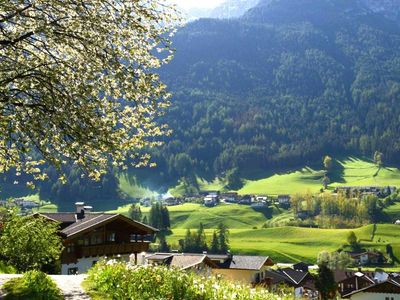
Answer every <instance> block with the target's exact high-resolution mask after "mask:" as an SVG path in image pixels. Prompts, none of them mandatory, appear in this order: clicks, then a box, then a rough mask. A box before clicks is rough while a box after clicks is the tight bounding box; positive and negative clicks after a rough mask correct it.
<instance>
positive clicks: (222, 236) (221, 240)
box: [217, 223, 229, 253]
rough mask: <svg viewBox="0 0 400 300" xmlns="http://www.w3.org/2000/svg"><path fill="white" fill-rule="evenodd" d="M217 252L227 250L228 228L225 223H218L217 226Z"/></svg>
mask: <svg viewBox="0 0 400 300" xmlns="http://www.w3.org/2000/svg"><path fill="white" fill-rule="evenodd" d="M217 234H218V244H219V249H218V250H219V252H220V253H226V252H228V250H229V230H228V227H226V225H225V224H223V223H219V225H218V228H217Z"/></svg>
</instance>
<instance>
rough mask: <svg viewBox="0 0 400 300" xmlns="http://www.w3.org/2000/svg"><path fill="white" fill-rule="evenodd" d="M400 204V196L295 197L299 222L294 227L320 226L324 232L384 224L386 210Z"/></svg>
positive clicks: (306, 195)
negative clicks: (397, 202)
mask: <svg viewBox="0 0 400 300" xmlns="http://www.w3.org/2000/svg"><path fill="white" fill-rule="evenodd" d="M396 200H397V194H394V195H391V196H389V197H387V198H385V199H379V198H378V197H376V196H374V195H358V196H354V197H353V196H352V197H348V196H346V194H345V193H339V194H337V195H335V194H331V193H323V194H321V195H312V194H311V193H305V194H295V195H293V196H292V197H291V199H290V201H291V207H292V211H293V215H294V218H295V220H294V221H293V222H292V223H291V224H292V225H301V226H318V227H321V228H353V227H357V226H362V225H365V224H370V223H376V222H379V221H383V220H384V215H383V208H385V207H387V206H389V205H391V204H392V203H394V201H396Z"/></svg>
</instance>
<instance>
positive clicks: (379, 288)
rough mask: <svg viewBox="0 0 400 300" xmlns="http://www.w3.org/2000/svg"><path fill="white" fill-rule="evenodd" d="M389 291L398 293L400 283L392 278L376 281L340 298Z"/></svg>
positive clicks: (399, 291)
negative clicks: (362, 293)
mask: <svg viewBox="0 0 400 300" xmlns="http://www.w3.org/2000/svg"><path fill="white" fill-rule="evenodd" d="M361 292H364V293H390V294H400V284H399V283H398V282H396V281H393V280H390V279H389V280H387V281H383V282H380V283H376V284H373V285H370V286H367V287H365V288H362V289H359V290H356V291H352V292H351V293H348V294H347V295H343V296H342V298H349V297H351V296H352V295H354V294H358V293H361Z"/></svg>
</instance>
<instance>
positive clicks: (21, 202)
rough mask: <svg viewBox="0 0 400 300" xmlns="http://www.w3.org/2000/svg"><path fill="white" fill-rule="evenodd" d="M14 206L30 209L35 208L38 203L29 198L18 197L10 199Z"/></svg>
mask: <svg viewBox="0 0 400 300" xmlns="http://www.w3.org/2000/svg"><path fill="white" fill-rule="evenodd" d="M12 202H13V203H14V204H15V205H16V206H19V207H21V208H23V209H32V208H37V207H39V206H40V205H39V204H38V203H36V202H35V201H31V200H25V199H23V198H18V199H15V200H13V201H12Z"/></svg>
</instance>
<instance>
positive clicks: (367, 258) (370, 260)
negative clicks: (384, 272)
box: [347, 251, 385, 266]
mask: <svg viewBox="0 0 400 300" xmlns="http://www.w3.org/2000/svg"><path fill="white" fill-rule="evenodd" d="M347 253H348V254H349V255H350V257H351V258H352V259H353V260H354V265H356V266H359V265H367V264H379V263H384V262H385V257H384V256H383V254H382V253H381V252H374V251H364V252H347Z"/></svg>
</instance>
